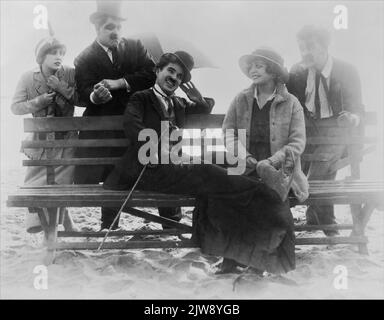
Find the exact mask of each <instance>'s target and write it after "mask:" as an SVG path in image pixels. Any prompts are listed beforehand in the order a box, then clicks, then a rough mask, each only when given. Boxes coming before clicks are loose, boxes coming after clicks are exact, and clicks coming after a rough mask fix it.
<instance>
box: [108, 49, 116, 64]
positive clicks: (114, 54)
mask: <svg viewBox="0 0 384 320" xmlns="http://www.w3.org/2000/svg"><path fill="white" fill-rule="evenodd" d="M109 50H110V51H111V53H112V64H113V66H114V67H115V68H117V60H118V58H117V47H110V48H109Z"/></svg>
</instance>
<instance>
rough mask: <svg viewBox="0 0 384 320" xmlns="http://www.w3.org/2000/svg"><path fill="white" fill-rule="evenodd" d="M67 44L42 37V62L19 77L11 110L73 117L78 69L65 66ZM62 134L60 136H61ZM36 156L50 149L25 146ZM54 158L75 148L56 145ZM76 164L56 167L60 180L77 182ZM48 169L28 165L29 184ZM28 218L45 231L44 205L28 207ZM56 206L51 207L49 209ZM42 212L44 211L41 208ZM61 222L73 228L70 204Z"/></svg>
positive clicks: (42, 179)
mask: <svg viewBox="0 0 384 320" xmlns="http://www.w3.org/2000/svg"><path fill="white" fill-rule="evenodd" d="M65 52H66V47H65V45H64V44H62V43H61V42H60V41H58V40H57V39H56V38H54V37H48V38H44V39H42V40H41V41H40V42H39V43H38V44H37V46H36V50H35V55H36V62H37V64H38V66H37V67H36V68H35V69H34V70H31V71H27V72H26V73H24V74H23V75H22V77H21V79H20V80H19V82H18V84H17V87H16V92H15V94H14V96H13V101H12V105H11V110H12V112H13V113H14V114H15V115H25V114H31V115H32V116H33V117H72V116H73V112H74V105H75V101H76V100H77V99H76V90H75V69H74V68H71V67H68V66H63V64H62V62H63V57H64V55H65ZM55 135H56V137H55V138H56V139H58V138H59V139H71V138H72V139H73V138H76V133H75V132H67V133H60V132H57V133H55ZM58 136H60V137H58ZM45 138H46V134H45V133H43V134H41V133H39V134H38V133H32V134H30V135H29V136H28V137H27V139H28V140H45ZM21 151H22V152H24V154H25V155H26V156H27V157H28V158H29V159H32V160H40V159H46V158H47V154H46V151H47V150H46V149H44V148H41V149H22V150H21ZM53 153H54V159H62V158H66V157H70V156H71V155H72V154H73V149H72V148H55V149H53ZM73 171H74V167H73V166H59V167H55V183H56V184H72V183H73ZM46 173H47V170H46V168H45V167H41V166H36V167H28V168H27V172H26V175H25V179H24V183H25V184H26V185H35V186H37V185H46V184H47V178H46ZM28 210H29V214H27V218H26V227H27V231H28V232H30V233H36V232H40V231H42V227H41V223H40V219H39V217H38V213H39V212H40V211H41V210H42V209H41V208H28ZM51 210H53V211H55V210H56V209H55V208H48V211H51ZM41 212H42V211H41ZM59 221H60V223H62V224H63V225H64V228H65V230H68V231H73V230H75V229H76V228H75V227H74V224H73V221H72V219H71V216H70V214H69V212H68V210H67V209H66V208H60V220H59Z"/></svg>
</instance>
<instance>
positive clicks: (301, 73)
mask: <svg viewBox="0 0 384 320" xmlns="http://www.w3.org/2000/svg"><path fill="white" fill-rule="evenodd" d="M307 76H308V69H306V68H303V67H302V66H301V65H299V64H296V65H294V66H293V67H292V69H291V71H290V73H289V82H288V84H287V88H288V91H289V92H290V93H292V94H293V95H295V96H296V97H297V98H298V99H299V101H300V103H301V105H302V106H303V108H304V111H305V114H306V115H307V116H308V110H307V109H306V107H305V89H306V86H307ZM330 77H331V78H330V84H329V95H328V102H329V104H330V106H331V108H332V111H333V114H334V117H336V116H337V115H338V114H339V113H340V112H341V111H349V112H352V113H355V114H358V115H362V114H363V112H364V106H363V103H362V100H361V84H360V78H359V75H358V73H357V71H356V69H355V68H354V67H353V66H352V65H350V64H348V63H346V62H343V61H340V60H338V59H335V58H333V67H332V71H331V76H330Z"/></svg>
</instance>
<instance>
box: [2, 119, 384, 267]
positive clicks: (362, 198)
mask: <svg viewBox="0 0 384 320" xmlns="http://www.w3.org/2000/svg"><path fill="white" fill-rule="evenodd" d="M223 118H224V115H195V116H191V117H190V118H188V119H187V128H197V129H206V128H212V129H213V128H220V127H221V124H222V121H223ZM122 120H123V119H122V116H108V117H88V118H86V117H75V118H33V119H25V120H24V131H25V132H39V133H42V132H44V133H46V135H45V136H46V139H45V140H39V141H23V142H22V145H23V147H24V148H55V147H73V148H78V147H105V146H108V147H123V146H126V145H127V143H128V141H127V139H105V140H101V139H99V140H97V139H90V140H78V139H73V140H55V135H54V134H53V132H57V131H59V132H62V131H79V130H81V131H87V130H92V131H99V130H120V129H122ZM364 123H365V125H366V126H370V125H374V124H376V122H375V114H374V113H367V114H366V117H365V119H364ZM325 125H329V126H334V125H335V123H334V122H331V123H328V124H325ZM307 140H308V141H307V143H308V144H316V145H318V144H347V145H348V151H349V152H348V154H347V155H346V157H345V158H343V159H341V160H340V161H338V163H337V164H336V166H337V168H338V169H341V168H344V167H346V166H350V167H351V177H350V179H346V180H342V181H311V183H310V196H309V198H308V200H307V201H306V202H305V204H319V205H320V204H349V205H351V213H352V218H353V219H352V220H353V223H352V224H350V225H346V224H338V225H326V226H325V225H316V226H314V225H313V226H308V225H297V226H296V227H295V230H296V231H308V230H352V232H351V234H350V236H347V237H345V236H335V237H311V238H302V237H299V238H297V239H296V243H297V245H308V244H318V245H321V244H327V245H328V244H356V245H358V248H359V252H360V253H363V254H367V253H368V250H367V241H368V240H367V238H366V236H365V233H364V230H365V226H366V225H367V223H368V221H369V218H370V216H371V214H372V212H373V210H374V209H375V208H376V207H378V206H379V204H380V201H382V198H383V191H384V187H383V183H382V182H381V181H377V182H372V181H362V180H360V171H359V164H360V162H361V161H362V155H363V154H366V153H367V152H370V151H372V150H373V148H374V144H375V139H374V138H371V137H367V136H365V135H359V136H357V135H356V134H355V133H354V132H353V130H350V131H348V130H347V132H346V133H345V134H344V135H341V136H340V137H338V138H325V137H317V138H309V139H307ZM356 145H363V146H364V147H363V150H360V151H356V150H357V149H358V148H356ZM47 153H48V157H49V152H47ZM326 158H327V155H326V154H324V155H321V157H320V159H319V158H318V157H317V159H315V158H314V156H313V155H312V154H305V155H303V157H302V161H324V160H326ZM117 161H118V158H81V159H79V158H72V159H45V160H24V161H23V165H24V166H45V167H46V168H47V183H48V185H46V186H33V187H32V186H21V187H19V188H18V189H17V190H16V191H15V192H14V193H13V194H10V195H9V196H8V199H7V206H8V207H40V208H43V210H44V211H45V212H47V209H46V208H50V207H52V208H56V207H58V208H59V207H99V206H110V207H120V206H121V205H122V203H123V202H124V200H125V198H126V196H127V194H128V191H111V190H104V189H103V187H102V185H99V184H97V185H57V184H54V183H55V181H54V170H53V168H54V167H55V166H59V165H75V166H76V165H106V164H115V163H116V162H117ZM194 204H195V199H194V198H193V197H191V196H188V195H186V196H180V195H169V194H160V193H155V192H143V191H135V192H134V193H133V196H132V198H131V199H130V201H128V203H127V205H126V207H125V208H124V212H123V214H126V213H128V214H131V215H134V216H137V217H140V218H144V219H146V220H148V221H152V222H155V223H161V224H166V225H168V226H170V227H171V228H170V229H168V230H164V231H163V230H133V231H114V232H111V233H110V234H109V238H108V240H107V241H106V242H105V243H104V245H103V249H139V248H188V247H196V244H194V243H193V242H192V241H191V240H188V239H185V237H184V239H185V240H178V241H176V240H175V241H173V240H168V241H167V240H164V239H163V240H164V241H161V239H160V240H153V239H152V240H140V241H137V240H134V239H133V240H124V241H121V240H118V241H115V240H116V237H123V236H133V235H155V234H173V235H178V234H188V233H191V232H192V226H190V225H186V224H183V223H178V222H175V221H172V220H169V219H166V218H162V217H159V216H157V215H154V214H151V213H148V212H145V211H143V210H139V209H138V207H140V208H143V207H144V208H146V207H147V208H148V207H172V206H180V207H191V206H194ZM58 216H59V214H58V212H56V213H52V212H51V215H50V216H49V219H48V220H49V221H46V219H45V217H44V215H43V214H42V215H41V216H40V218H41V220H42V225H43V229H44V232H45V237H46V242H47V250H48V257H47V259H48V263H49V261H53V258H54V254H55V251H56V250H67V249H72V250H85V249H88V250H96V249H97V248H98V246H99V243H100V242H99V241H89V240H88V239H89V238H92V237H96V238H99V240H100V239H101V238H102V237H104V235H105V232H84V231H82V232H66V231H59V232H58V228H57V227H58ZM65 237H73V238H86V240H88V241H82V242H73V240H72V242H64V241H62V240H59V239H58V238H65ZM112 238H113V239H114V241H109V240H111V239H112ZM125 239H127V238H125ZM94 240H97V239H94Z"/></svg>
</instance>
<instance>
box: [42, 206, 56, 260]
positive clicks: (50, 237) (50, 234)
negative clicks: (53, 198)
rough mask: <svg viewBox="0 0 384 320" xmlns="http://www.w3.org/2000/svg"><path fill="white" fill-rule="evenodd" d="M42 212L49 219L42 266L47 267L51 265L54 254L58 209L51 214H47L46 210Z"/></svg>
mask: <svg viewBox="0 0 384 320" xmlns="http://www.w3.org/2000/svg"><path fill="white" fill-rule="evenodd" d="M43 210H44V212H45V213H46V214H48V217H49V223H48V228H47V231H46V233H45V237H46V240H47V255H46V256H45V258H44V264H45V265H49V264H51V263H53V260H54V259H55V254H56V242H57V226H58V223H59V214H60V208H55V211H54V212H51V213H49V211H48V209H47V208H44V209H43ZM52 211H53V210H52Z"/></svg>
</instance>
